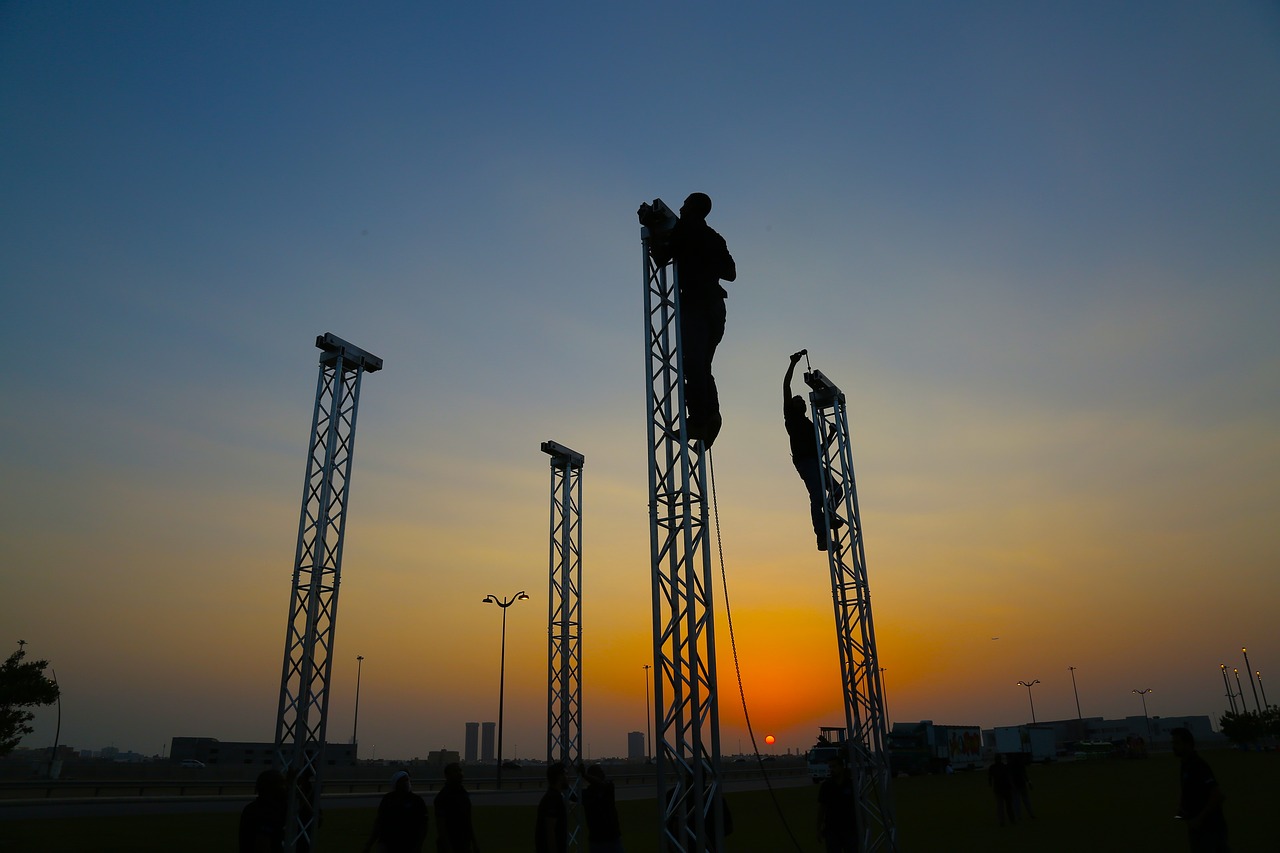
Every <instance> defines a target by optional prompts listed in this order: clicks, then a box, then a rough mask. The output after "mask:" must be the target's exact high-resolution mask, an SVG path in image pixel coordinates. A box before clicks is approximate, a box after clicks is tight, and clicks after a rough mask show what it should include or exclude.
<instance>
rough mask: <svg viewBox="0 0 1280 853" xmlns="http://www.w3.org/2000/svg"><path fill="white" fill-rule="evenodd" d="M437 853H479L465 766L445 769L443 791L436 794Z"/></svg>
mask: <svg viewBox="0 0 1280 853" xmlns="http://www.w3.org/2000/svg"><path fill="white" fill-rule="evenodd" d="M434 805H435V808H436V853H480V845H479V844H478V843H477V841H476V833H475V829H474V828H473V827H472V825H471V795H470V794H469V793H467V789H466V788H464V787H462V765H460V764H458V763H457V762H456V761H454V762H451V763H449V764H446V765H445V766H444V787H443V788H441V789H440V793H438V794H436V798H435V800H434Z"/></svg>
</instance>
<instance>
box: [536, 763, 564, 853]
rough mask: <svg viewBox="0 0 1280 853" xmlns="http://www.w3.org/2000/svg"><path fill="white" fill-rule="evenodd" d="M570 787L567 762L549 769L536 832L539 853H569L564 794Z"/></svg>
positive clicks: (540, 801)
mask: <svg viewBox="0 0 1280 853" xmlns="http://www.w3.org/2000/svg"><path fill="white" fill-rule="evenodd" d="M568 787H569V771H568V770H566V769H565V766H564V762H561V761H557V762H554V763H553V764H551V765H550V766H548V767H547V792H546V793H545V794H543V795H542V799H541V800H539V801H538V820H537V823H536V824H535V826H534V831H533V849H534V851H536V853H568V849H569V810H568V808H567V807H566V806H565V803H564V792H565V791H566V790H567V789H568Z"/></svg>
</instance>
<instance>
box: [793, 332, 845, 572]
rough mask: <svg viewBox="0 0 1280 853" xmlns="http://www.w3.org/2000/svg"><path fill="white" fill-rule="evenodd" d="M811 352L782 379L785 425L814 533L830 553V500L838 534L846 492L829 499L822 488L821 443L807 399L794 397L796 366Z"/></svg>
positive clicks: (837, 489) (802, 352)
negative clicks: (839, 513) (838, 508)
mask: <svg viewBox="0 0 1280 853" xmlns="http://www.w3.org/2000/svg"><path fill="white" fill-rule="evenodd" d="M806 352H808V350H800V352H797V353H793V354H792V355H791V363H790V364H789V365H787V374H786V376H784V377H783V379H782V422H783V425H784V426H786V428H787V438H788V439H789V440H790V442H791V464H792V465H794V466H795V469H796V473H797V474H799V475H800V479H801V480H802V481H803V482H804V487H805V488H806V489H807V490H808V491H809V515H810V516H811V517H812V520H813V533H814V535H815V536H816V537H817V538H818V550H819V551H825V550H827V541H828V539H829V538H830V536H829V535H828V533H827V520H826V516H825V512H826V509H827V506H828V500H829V502H830V507H831V529H832V530H835V529H837V528H839V527H840V526H841V525H843V524H844V521H843V520H841V518H840V517H839V516H837V515H836V511H835V507H836V505H838V504H839V503H840V499H841V498H842V497H844V490H843V489H841V488H840V487H839V486H836V487H835V488H833V489H832V490H831V494H830V495H827V494H826V493H825V492H824V491H823V488H822V465H821V463H820V462H819V460H818V440H817V436H816V433H814V431H813V421H811V420H809V416H808V414H806V410H805V407H804V398H803V397H801V396H800V395H799V394H792V393H791V378H792V377H793V376H794V375H795V372H796V364H797V363H798V362H799V361H800V359H802V358H804V355H805V353H806Z"/></svg>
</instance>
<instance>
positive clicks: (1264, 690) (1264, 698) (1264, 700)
mask: <svg viewBox="0 0 1280 853" xmlns="http://www.w3.org/2000/svg"><path fill="white" fill-rule="evenodd" d="M1254 675H1256V676H1258V689H1259V690H1261V691H1262V707H1263V708H1264V709H1265V708H1270V707H1271V706H1270V705H1268V704H1267V688H1265V687H1263V686H1262V670H1258V671H1257V672H1255V673H1254Z"/></svg>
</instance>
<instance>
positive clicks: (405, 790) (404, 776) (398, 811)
mask: <svg viewBox="0 0 1280 853" xmlns="http://www.w3.org/2000/svg"><path fill="white" fill-rule="evenodd" d="M578 771H579V773H580V775H581V776H582V777H583V778H584V779H585V780H586V783H587V785H586V788H585V789H584V790H583V791H582V793H581V801H582V807H583V812H584V815H585V817H586V822H587V837H588V847H587V848H586V849H587V850H588V851H589V853H623V849H622V828H621V824H620V823H619V820H618V810H617V806H616V804H615V800H614V787H613V783H612V782H610V781H609V779H608V778H607V777H606V776H605V772H604V768H602V767H601V766H600V765H598V764H596V765H592V766H591V767H585V766H583V765H579V768H578ZM287 784H288V783H287V781H286V778H285V776H284V774H282V773H280V771H278V770H264V771H263V772H262V773H260V774H259V775H258V780H257V783H256V785H255V792H256V793H257V797H256V798H255V799H254V800H253V801H252V802H250V803H249V804H248V805H246V806H245V807H244V809H243V810H242V811H241V813H240V828H239V847H238V849H239V851H240V853H280V851H281V850H283V849H284V843H285V820H286V808H287V805H288V804H287V793H288V788H287ZM568 788H569V773H568V769H567V768H566V767H565V765H564V764H563V763H561V762H555V763H553V764H551V765H549V766H548V767H547V790H546V792H545V793H544V794H543V796H542V799H541V800H540V801H539V802H538V811H537V818H536V823H535V827H534V836H533V839H532V841H533V850H534V853H566V851H567V850H568V844H569V835H568V833H569V813H568V806H567V803H566V802H565V791H567V790H568ZM432 811H434V813H435V827H436V832H435V835H436V847H435V849H436V853H480V844H479V841H478V840H477V838H476V833H475V828H474V826H473V824H472V820H471V794H470V793H468V792H467V789H466V788H465V787H463V784H462V766H461V765H460V764H458V763H457V762H453V763H450V764H446V765H445V767H444V785H443V786H442V787H441V788H440V790H439V791H438V792H437V793H436V795H435V798H434V799H433V800H432V807H431V808H430V809H428V807H427V802H426V800H425V799H423V798H422V796H421V795H419V794H416V793H414V791H413V781H412V779H411V778H410V777H409V774H408V773H407V772H405V771H403V770H399V771H397V772H396V773H395V774H394V775H393V776H392V777H391V790H390V791H388V792H387V793H386V794H384V795H383V796H382V799H381V800H379V802H378V811H377V814H376V816H375V818H374V821H373V830H372V832H371V833H370V834H369V838H368V840H367V841H366V842H365V845H364V848H363V850H364V853H422V850H423V845H424V844H425V843H426V841H427V837H428V834H429V833H428V830H429V827H430V823H431V812H432ZM305 843H306V842H305V841H304V840H300V841H299V845H305ZM298 849H299V850H302V849H303V847H302V846H299V848H298Z"/></svg>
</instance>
